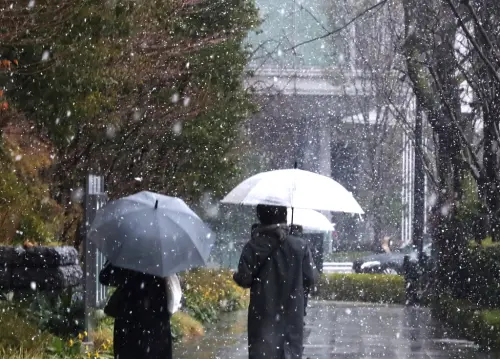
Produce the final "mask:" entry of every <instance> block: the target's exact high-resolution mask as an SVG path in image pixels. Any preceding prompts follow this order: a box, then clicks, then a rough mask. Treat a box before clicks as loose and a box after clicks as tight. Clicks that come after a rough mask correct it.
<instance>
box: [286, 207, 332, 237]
mask: <svg viewBox="0 0 500 359" xmlns="http://www.w3.org/2000/svg"><path fill="white" fill-rule="evenodd" d="M288 224H292V211H291V210H288ZM293 224H298V225H300V226H302V227H303V228H304V229H306V230H313V231H322V232H323V231H324V232H327V231H333V224H332V223H331V222H330V221H329V220H328V218H327V217H326V216H325V215H324V214H321V213H319V212H316V211H314V210H312V209H302V208H299V209H294V210H293Z"/></svg>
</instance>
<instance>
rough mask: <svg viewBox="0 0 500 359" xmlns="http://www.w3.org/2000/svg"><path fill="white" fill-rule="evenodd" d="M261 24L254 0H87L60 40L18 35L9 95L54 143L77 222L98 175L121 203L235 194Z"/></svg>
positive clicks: (59, 190) (55, 179)
mask: <svg viewBox="0 0 500 359" xmlns="http://www.w3.org/2000/svg"><path fill="white" fill-rule="evenodd" d="M49 5H53V3H52V2H50V1H47V6H49ZM35 6H36V5H35ZM47 12H48V10H47ZM37 20H40V19H37ZM256 22H257V11H256V9H255V6H254V3H253V1H251V0H217V1H215V2H208V1H196V0H194V1H187V0H158V1H153V2H141V3H135V2H132V1H118V2H113V3H109V2H100V1H95V0H84V1H82V2H79V3H78V5H77V6H74V8H73V9H72V10H71V11H69V12H68V13H67V14H66V16H65V17H64V18H63V19H62V21H61V23H60V24H59V25H58V31H57V32H56V33H50V34H47V35H46V36H40V41H38V40H36V39H31V40H32V41H31V42H26V41H24V40H25V39H23V41H20V40H19V38H18V37H13V38H12V43H11V44H9V47H8V48H9V49H8V52H10V53H11V54H14V55H9V56H15V57H16V59H17V58H18V59H19V64H20V66H19V69H17V70H16V71H15V72H13V74H12V79H13V81H12V82H11V83H10V84H9V86H8V88H7V89H6V90H7V91H6V94H7V96H8V97H9V99H10V102H12V105H13V106H15V107H16V108H18V109H19V110H20V111H22V112H23V113H24V114H26V116H27V117H28V118H29V119H31V120H33V121H34V122H35V123H36V125H37V129H38V130H39V131H40V132H41V133H44V134H46V135H47V136H48V138H49V139H50V140H51V141H52V143H53V145H54V153H55V161H54V164H53V166H52V167H51V170H50V171H48V172H47V175H48V176H47V179H48V180H49V181H50V183H51V189H52V194H53V196H54V198H55V199H57V200H58V202H59V203H61V204H62V205H64V206H65V208H66V210H67V213H66V214H67V215H69V214H70V212H69V211H70V210H71V208H72V205H71V202H72V197H71V193H72V190H73V189H75V188H78V187H79V186H82V180H83V178H84V176H85V175H86V174H87V173H88V172H89V171H90V172H97V173H102V174H104V175H105V176H106V180H107V183H108V185H109V190H110V192H111V195H112V196H113V197H117V196H122V195H126V194H129V193H131V192H135V191H138V190H141V189H149V190H153V191H159V192H166V193H168V194H173V195H178V196H183V197H186V198H187V199H188V200H190V201H196V200H197V199H198V198H199V197H200V196H201V195H202V194H203V193H205V192H213V194H214V195H215V196H218V195H220V194H221V193H222V192H224V191H225V189H226V186H227V185H228V183H230V182H231V179H232V178H233V177H234V175H235V173H236V171H237V166H236V164H237V161H238V154H239V151H238V147H239V144H240V139H239V131H240V123H241V121H242V120H243V119H244V118H245V117H246V116H247V115H248V114H249V113H250V111H252V110H253V105H252V103H251V98H250V94H249V93H248V92H247V91H246V90H245V89H244V88H243V85H242V81H241V80H242V77H243V75H244V73H245V66H246V63H247V60H248V49H246V48H245V47H244V46H243V45H242V41H243V39H244V37H245V36H246V32H247V31H248V30H249V29H250V28H251V27H253V26H254V25H255V24H256ZM40 32H42V31H41V30H40ZM43 34H44V35H45V33H43ZM49 35H50V36H49ZM18 41H19V42H18ZM20 44H21V45H20ZM4 48H7V47H4Z"/></svg>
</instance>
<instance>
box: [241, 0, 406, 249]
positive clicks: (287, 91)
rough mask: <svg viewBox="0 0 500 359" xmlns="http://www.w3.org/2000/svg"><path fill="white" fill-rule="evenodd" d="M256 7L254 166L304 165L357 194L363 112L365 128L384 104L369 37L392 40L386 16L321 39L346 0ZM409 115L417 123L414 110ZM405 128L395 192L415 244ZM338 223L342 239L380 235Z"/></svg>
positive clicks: (275, 1) (250, 127)
mask: <svg viewBox="0 0 500 359" xmlns="http://www.w3.org/2000/svg"><path fill="white" fill-rule="evenodd" d="M340 3H341V2H339V4H340ZM257 4H258V7H259V9H260V13H261V17H262V19H263V23H262V26H261V30H262V31H261V32H259V33H256V34H252V35H251V36H250V37H249V39H248V40H249V42H250V43H251V44H252V45H253V50H254V53H253V58H252V62H251V64H250V68H251V69H252V70H253V72H254V76H252V77H249V78H248V79H247V84H248V86H253V87H254V88H256V89H257V94H258V100H259V103H260V105H261V109H260V111H259V113H258V114H257V115H255V116H254V117H253V118H251V119H250V120H249V121H248V123H247V126H246V131H247V135H248V137H249V138H250V139H251V144H252V151H254V152H255V153H256V154H257V155H255V156H254V158H255V159H256V160H258V161H259V164H258V165H255V166H252V168H253V169H254V170H255V171H257V170H271V169H278V168H291V167H292V166H293V165H294V163H295V162H297V163H298V166H299V168H301V169H305V170H310V171H313V172H317V173H321V174H323V175H327V176H330V177H332V178H334V179H335V180H337V181H338V182H340V183H341V184H342V185H344V186H345V187H346V188H347V189H349V190H350V191H352V192H353V193H354V194H355V196H356V193H357V192H359V191H362V188H363V184H364V182H366V176H364V172H365V171H364V167H363V166H365V163H364V156H365V155H366V151H367V150H366V148H365V149H363V146H362V144H361V138H360V132H359V128H360V127H362V126H361V123H360V122H358V123H357V122H356V120H355V119H356V118H357V117H360V116H361V117H363V119H364V120H365V121H364V122H363V124H364V125H365V126H364V128H365V129H366V128H369V127H366V120H369V119H370V114H371V112H372V109H373V108H376V107H377V106H378V105H379V104H378V103H377V99H376V98H375V97H376V96H374V93H373V86H371V83H370V81H369V79H367V78H366V74H367V73H369V72H370V71H369V69H368V68H367V66H371V65H373V64H371V65H370V64H368V63H367V61H366V59H367V57H371V56H372V55H371V54H369V53H366V52H364V51H365V50H364V49H368V48H369V44H367V43H365V42H366V36H362V35H366V33H368V32H370V33H374V34H375V35H376V36H379V37H380V39H379V40H380V41H381V42H383V41H386V38H385V37H384V36H386V33H384V31H376V30H374V28H373V26H380V23H381V22H380V21H379V20H380V19H371V20H370V19H368V20H366V21H359V22H356V23H355V24H354V25H353V26H351V27H349V28H348V30H347V31H344V32H342V34H341V35H340V36H327V37H323V38H321V37H322V36H323V35H324V34H325V33H327V32H328V31H329V30H330V29H332V28H335V27H336V26H341V25H342V24H339V23H336V21H338V20H339V18H340V17H341V16H340V17H339V15H338V14H339V11H341V10H342V9H340V10H339V6H340V7H342V4H340V5H339V4H334V5H332V4H331V2H328V1H325V0H310V1H308V2H300V1H298V0H290V1H283V0H257ZM336 6H337V7H336ZM344 10H345V9H344ZM382 13H383V12H382ZM382 60H383V59H382ZM405 115H407V116H408V122H411V121H412V119H411V116H413V113H412V111H411V109H408V113H407V114H405ZM392 121H393V122H394V120H392ZM374 126H375V124H374ZM365 132H366V130H365ZM368 132H369V130H368ZM403 132H404V131H402V132H401V133H399V134H398V136H399V137H398V141H399V144H398V146H400V148H401V151H399V152H400V154H399V155H400V158H399V159H398V161H399V162H398V169H399V170H398V173H397V174H396V175H395V176H398V177H399V180H398V181H396V182H397V183H398V186H397V188H395V189H394V191H396V192H397V193H398V196H399V195H401V203H402V209H401V214H400V218H401V223H400V224H399V226H400V227H399V231H400V232H399V233H401V239H402V240H403V241H410V240H411V220H412V212H411V210H412V201H413V180H412V179H413V160H414V153H413V152H414V151H413V146H412V143H411V140H410V138H408V137H405V135H404V134H403ZM364 136H369V133H368V134H367V133H365V134H364ZM396 182H395V183H396ZM336 216H337V215H336ZM337 217H342V215H339V216H337ZM335 222H336V223H337V224H338V225H337V230H338V235H339V237H340V239H341V240H344V241H347V242H349V243H358V242H359V241H361V240H363V239H364V240H366V241H372V240H373V236H374V234H373V230H372V229H371V228H370V225H369V224H368V225H367V224H366V223H365V224H363V223H360V222H359V221H358V220H357V218H352V217H349V216H343V217H342V218H335Z"/></svg>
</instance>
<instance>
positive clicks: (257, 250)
mask: <svg viewBox="0 0 500 359" xmlns="http://www.w3.org/2000/svg"><path fill="white" fill-rule="evenodd" d="M257 217H258V219H259V222H260V224H259V225H257V226H254V227H253V230H252V236H251V239H250V241H249V242H248V243H247V244H246V245H245V246H244V248H243V251H242V253H241V257H240V261H239V264H238V270H237V272H236V273H235V274H234V277H233V278H234V281H235V282H236V283H237V284H238V285H239V286H241V287H243V288H250V307H249V309H248V354H249V359H262V358H266V359H296V358H302V350H303V346H302V345H303V336H304V293H307V292H308V290H309V288H311V287H313V285H314V277H315V274H314V266H313V260H312V256H311V252H310V250H309V247H308V244H307V243H306V242H305V241H304V240H302V239H301V238H299V237H296V236H293V235H290V234H289V232H290V229H289V227H287V225H286V221H287V209H286V207H276V206H266V205H259V206H257Z"/></svg>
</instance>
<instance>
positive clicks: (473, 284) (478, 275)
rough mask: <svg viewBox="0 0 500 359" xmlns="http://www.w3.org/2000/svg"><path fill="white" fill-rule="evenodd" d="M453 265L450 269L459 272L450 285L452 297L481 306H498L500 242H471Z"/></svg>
mask: <svg viewBox="0 0 500 359" xmlns="http://www.w3.org/2000/svg"><path fill="white" fill-rule="evenodd" d="M452 265H453V266H454V267H453V268H450V270H453V271H456V272H457V273H458V278H457V280H456V281H455V282H454V283H451V288H449V290H450V291H451V294H452V295H453V297H454V298H457V299H464V300H468V301H470V302H471V303H476V304H477V305H479V306H481V307H489V308H498V307H500V247H499V246H486V247H482V246H477V245H474V246H471V247H469V248H467V249H466V250H464V252H463V254H462V257H461V258H460V259H458V260H456V261H455V262H454V263H453V264H452Z"/></svg>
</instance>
